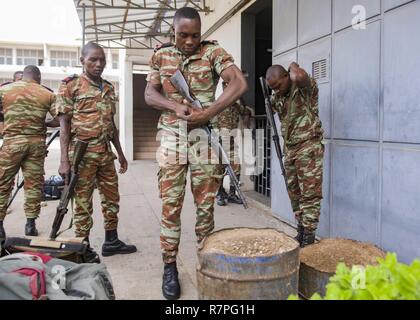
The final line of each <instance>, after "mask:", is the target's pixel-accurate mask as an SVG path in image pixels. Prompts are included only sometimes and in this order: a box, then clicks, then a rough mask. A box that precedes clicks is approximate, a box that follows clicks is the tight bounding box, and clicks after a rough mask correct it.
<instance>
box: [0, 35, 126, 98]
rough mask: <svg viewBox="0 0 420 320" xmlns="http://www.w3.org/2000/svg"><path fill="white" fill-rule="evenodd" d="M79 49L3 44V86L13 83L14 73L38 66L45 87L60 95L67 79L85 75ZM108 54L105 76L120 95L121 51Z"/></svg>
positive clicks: (0, 60)
mask: <svg viewBox="0 0 420 320" xmlns="http://www.w3.org/2000/svg"><path fill="white" fill-rule="evenodd" d="M80 50H81V48H80V47H79V46H77V45H62V44H61V45H57V44H53V43H27V42H1V41H0V83H4V82H7V81H11V80H12V78H13V74H14V73H15V72H16V71H22V70H23V68H24V67H25V66H27V65H36V66H38V67H39V68H40V70H41V73H42V84H43V85H45V86H47V87H49V88H51V89H52V90H53V91H54V92H57V90H58V88H59V86H60V83H61V81H62V80H63V79H64V78H66V77H68V76H70V75H73V74H80V73H81V72H82V66H81V64H80ZM106 54H107V67H106V69H105V72H104V75H103V77H104V79H106V80H108V81H110V82H112V83H113V84H114V86H115V89H116V91H117V92H118V89H119V71H118V70H119V56H118V50H115V51H112V50H106Z"/></svg>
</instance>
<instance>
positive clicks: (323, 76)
mask: <svg viewBox="0 0 420 320" xmlns="http://www.w3.org/2000/svg"><path fill="white" fill-rule="evenodd" d="M312 75H313V77H314V78H315V79H316V80H317V81H328V65H327V59H322V60H319V61H315V62H314V63H312Z"/></svg>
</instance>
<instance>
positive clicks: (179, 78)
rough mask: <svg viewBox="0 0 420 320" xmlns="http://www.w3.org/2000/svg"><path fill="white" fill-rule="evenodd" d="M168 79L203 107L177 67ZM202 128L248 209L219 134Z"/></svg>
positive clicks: (191, 101)
mask: <svg viewBox="0 0 420 320" xmlns="http://www.w3.org/2000/svg"><path fill="white" fill-rule="evenodd" d="M170 81H171V83H172V85H173V86H174V87H175V88H176V89H177V90H178V92H179V93H180V94H181V95H182V96H183V98H184V99H186V100H187V101H188V102H190V103H191V104H192V105H193V106H195V107H197V108H199V109H203V106H202V104H201V102H200V101H199V100H197V99H195V98H194V97H193V96H192V95H191V94H190V88H189V86H188V84H187V82H186V81H185V78H184V75H183V74H182V72H181V71H180V70H179V69H178V70H177V71H176V72H175V74H174V75H173V76H172V77H171V78H170ZM203 129H204V131H205V132H206V134H207V135H208V136H209V138H210V143H211V146H212V147H213V150H214V151H215V152H216V155H217V157H218V158H219V159H220V156H221V157H222V160H223V163H226V168H227V173H228V174H229V177H230V180H231V182H232V184H233V185H234V187H235V189H236V192H237V193H238V195H239V198H240V199H241V200H242V204H243V206H244V208H245V209H248V202H247V201H246V198H245V195H244V194H243V193H242V191H241V187H240V185H239V181H238V178H237V177H236V175H235V172H234V171H233V168H232V166H231V165H230V159H229V156H228V155H227V154H226V151H225V150H224V149H223V147H222V145H221V144H220V140H219V136H218V135H216V134H215V133H214V131H213V130H211V127H210V126H209V125H207V126H204V127H203Z"/></svg>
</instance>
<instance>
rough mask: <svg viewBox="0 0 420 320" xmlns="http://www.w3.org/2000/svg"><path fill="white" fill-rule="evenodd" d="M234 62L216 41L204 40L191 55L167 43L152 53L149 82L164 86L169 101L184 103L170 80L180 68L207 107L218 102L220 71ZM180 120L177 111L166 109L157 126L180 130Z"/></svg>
mask: <svg viewBox="0 0 420 320" xmlns="http://www.w3.org/2000/svg"><path fill="white" fill-rule="evenodd" d="M233 64H234V60H233V57H232V56H231V55H229V54H228V53H227V52H226V51H225V50H224V49H223V48H222V47H220V46H219V45H218V44H217V42H215V41H203V42H202V43H201V45H200V48H199V50H198V51H197V53H196V54H194V55H192V56H189V57H187V56H185V55H183V54H182V52H181V51H179V50H178V49H177V48H176V46H174V45H168V46H165V47H163V48H161V49H158V50H157V51H156V52H155V54H154V55H153V57H152V59H151V61H150V68H151V72H150V73H149V75H148V77H147V81H148V82H150V83H151V84H157V85H161V86H162V88H163V93H164V95H165V96H166V98H168V99H169V100H173V101H177V102H179V103H182V101H183V98H182V96H181V95H180V94H179V93H178V91H177V90H176V89H175V88H174V87H173V85H172V84H171V82H170V81H169V79H170V77H171V76H172V75H174V74H175V72H176V70H177V69H180V70H181V71H182V73H183V74H184V77H185V79H186V80H187V83H188V84H189V86H190V89H191V92H192V93H193V94H194V95H195V97H196V98H197V99H198V100H200V102H201V103H202V105H203V107H204V108H205V107H208V106H210V105H211V104H212V103H213V102H214V101H215V95H216V87H217V84H218V82H219V79H220V74H221V73H222V72H223V71H224V70H225V69H227V68H228V67H230V66H232V65H233ZM178 120H179V119H178V117H177V116H176V115H175V113H173V112H169V111H164V112H163V113H162V116H161V118H160V120H159V126H158V128H159V129H164V130H168V131H177V130H178V127H179V121H178ZM212 123H213V125H217V119H216V118H215V119H213V120H212Z"/></svg>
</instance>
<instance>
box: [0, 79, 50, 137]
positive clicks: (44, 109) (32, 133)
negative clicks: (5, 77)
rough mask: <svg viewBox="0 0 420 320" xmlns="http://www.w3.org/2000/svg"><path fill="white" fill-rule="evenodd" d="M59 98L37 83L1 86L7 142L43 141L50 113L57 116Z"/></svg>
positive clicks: (23, 81) (0, 101)
mask: <svg viewBox="0 0 420 320" xmlns="http://www.w3.org/2000/svg"><path fill="white" fill-rule="evenodd" d="M54 101H55V95H54V94H53V93H51V92H50V91H48V90H46V89H45V88H44V87H43V86H41V85H39V84H38V83H37V82H35V81H26V80H20V81H16V82H13V83H9V84H6V85H3V86H1V87H0V109H2V112H3V114H4V131H3V135H4V138H5V139H9V138H23V139H32V140H34V139H35V140H39V141H43V140H44V139H45V136H46V132H47V128H46V126H45V118H46V115H47V113H48V112H50V113H51V115H53V116H55V110H54V107H53V105H54Z"/></svg>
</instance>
